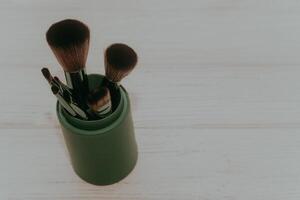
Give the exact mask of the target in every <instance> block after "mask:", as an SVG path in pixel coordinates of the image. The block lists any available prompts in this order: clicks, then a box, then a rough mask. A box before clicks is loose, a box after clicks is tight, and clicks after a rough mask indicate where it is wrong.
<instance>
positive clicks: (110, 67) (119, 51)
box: [104, 43, 138, 82]
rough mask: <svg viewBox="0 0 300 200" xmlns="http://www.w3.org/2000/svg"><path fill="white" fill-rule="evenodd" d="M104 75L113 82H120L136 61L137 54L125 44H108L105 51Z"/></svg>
mask: <svg viewBox="0 0 300 200" xmlns="http://www.w3.org/2000/svg"><path fill="white" fill-rule="evenodd" d="M104 57H105V75H106V76H107V78H108V79H109V80H111V81H113V82H120V81H121V80H122V79H123V78H124V77H125V76H127V75H128V74H129V73H130V72H131V71H132V70H133V68H134V67H135V65H136V63H137V60H138V58H137V54H136V53H135V51H134V50H133V49H132V48H131V47H129V46H128V45H126V44H121V43H116V44H112V45H110V46H109V47H108V48H107V49H106V51H105V55H104Z"/></svg>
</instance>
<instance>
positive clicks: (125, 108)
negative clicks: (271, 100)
mask: <svg viewBox="0 0 300 200" xmlns="http://www.w3.org/2000/svg"><path fill="white" fill-rule="evenodd" d="M88 78H89V87H90V88H91V89H93V88H95V87H97V86H99V85H100V84H101V82H102V80H103V76H101V75H95V74H93V75H89V76H88ZM120 96H121V98H120V102H119V104H118V105H117V107H116V109H115V110H114V111H113V113H112V114H110V115H109V116H107V117H105V118H103V119H100V120H93V121H85V120H80V119H78V118H75V117H73V116H71V115H70V114H69V113H68V112H66V111H65V110H64V109H62V108H61V106H60V105H59V103H57V109H56V111H57V117H58V119H59V122H60V125H61V128H62V132H63V135H64V138H65V142H66V145H67V149H68V151H69V154H70V158H71V163H72V166H73V169H74V171H75V172H76V174H77V175H78V176H79V177H81V178H82V179H83V180H85V181H87V182H89V183H92V184H95V185H109V184H113V183H116V182H118V181H120V180H122V179H123V178H124V177H126V176H127V175H128V174H129V173H130V172H131V171H132V169H133V168H134V166H135V164H136V161H137V155H138V153H137V144H136V140H135V136H134V127H133V121H132V116H131V111H130V102H129V97H128V94H127V92H126V90H125V89H124V88H123V87H121V89H120Z"/></svg>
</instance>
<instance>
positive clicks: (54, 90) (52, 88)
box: [51, 85, 59, 94]
mask: <svg viewBox="0 0 300 200" xmlns="http://www.w3.org/2000/svg"><path fill="white" fill-rule="evenodd" d="M51 90H52V92H53V94H57V93H58V92H59V88H58V87H57V86H55V85H53V86H52V87H51Z"/></svg>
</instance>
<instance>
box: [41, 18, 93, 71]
mask: <svg viewBox="0 0 300 200" xmlns="http://www.w3.org/2000/svg"><path fill="white" fill-rule="evenodd" d="M46 39H47V42H48V44H49V46H50V47H51V49H52V51H53V53H54V55H55V56H56V58H57V60H58V61H59V63H60V64H61V66H62V67H63V68H64V70H65V71H67V72H75V71H78V70H81V69H83V68H84V67H85V63H86V59H87V54H88V49H89V40H90V31H89V28H88V27H87V26H86V25H85V24H84V23H82V22H80V21H78V20H74V19H66V20H62V21H59V22H57V23H54V24H52V25H51V26H50V28H49V29H48V31H47V33H46Z"/></svg>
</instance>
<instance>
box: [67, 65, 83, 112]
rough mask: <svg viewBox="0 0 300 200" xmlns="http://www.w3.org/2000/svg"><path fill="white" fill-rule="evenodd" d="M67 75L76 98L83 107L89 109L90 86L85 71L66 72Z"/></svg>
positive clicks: (68, 83)
mask: <svg viewBox="0 0 300 200" xmlns="http://www.w3.org/2000/svg"><path fill="white" fill-rule="evenodd" d="M65 77H66V82H67V85H68V87H69V88H71V89H72V93H73V98H74V100H75V101H76V103H77V104H78V105H79V107H80V108H81V109H83V110H87V109H88V105H87V102H86V96H87V94H88V92H89V86H88V78H87V75H86V73H85V71H84V70H80V71H77V72H65Z"/></svg>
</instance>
